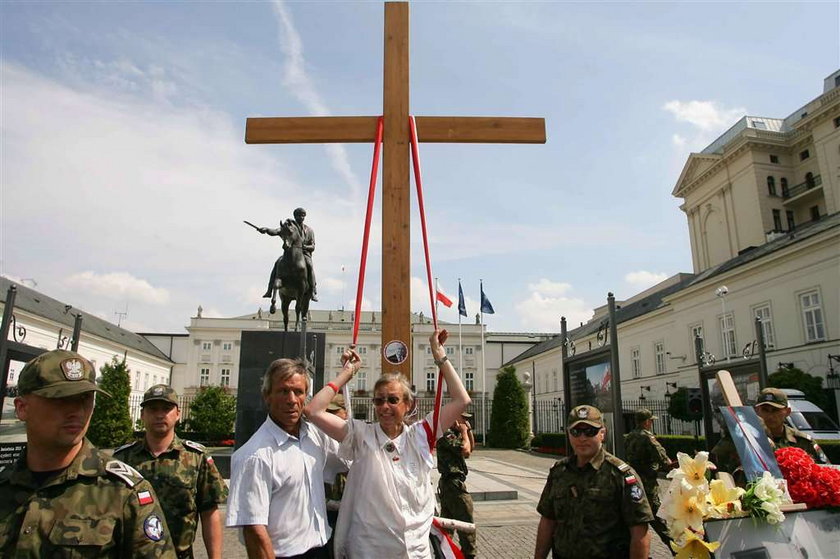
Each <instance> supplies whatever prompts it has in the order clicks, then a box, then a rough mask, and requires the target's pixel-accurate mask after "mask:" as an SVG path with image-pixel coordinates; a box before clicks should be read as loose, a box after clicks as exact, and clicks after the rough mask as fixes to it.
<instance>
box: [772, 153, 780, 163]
mask: <svg viewBox="0 0 840 559" xmlns="http://www.w3.org/2000/svg"><path fill="white" fill-rule="evenodd" d="M778 162H779V156H778V155H772V154H771V155H770V163H778Z"/></svg>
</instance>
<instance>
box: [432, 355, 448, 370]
mask: <svg viewBox="0 0 840 559" xmlns="http://www.w3.org/2000/svg"><path fill="white" fill-rule="evenodd" d="M447 361H449V356H447V355H444V356H443V357H441V358H440V359H435V365H437V366H438V369H440V368H441V367H443V364H444V363H446V362H447Z"/></svg>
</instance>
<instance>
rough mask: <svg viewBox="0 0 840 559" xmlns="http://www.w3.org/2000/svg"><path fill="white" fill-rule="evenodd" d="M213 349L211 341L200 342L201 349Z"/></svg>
mask: <svg viewBox="0 0 840 559" xmlns="http://www.w3.org/2000/svg"><path fill="white" fill-rule="evenodd" d="M211 349H213V342H201V350H202V351H210V350H211Z"/></svg>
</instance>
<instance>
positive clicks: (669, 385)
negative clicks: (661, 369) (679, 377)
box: [665, 381, 677, 400]
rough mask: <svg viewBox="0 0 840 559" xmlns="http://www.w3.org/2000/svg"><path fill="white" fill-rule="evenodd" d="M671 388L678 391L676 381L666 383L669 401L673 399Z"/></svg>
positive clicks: (666, 395)
mask: <svg viewBox="0 0 840 559" xmlns="http://www.w3.org/2000/svg"><path fill="white" fill-rule="evenodd" d="M669 388H673V389H674V390H676V389H677V383H676V381H674V382H667V381H666V382H665V398H666V399H668V400H670V399H671V391H670V390H669Z"/></svg>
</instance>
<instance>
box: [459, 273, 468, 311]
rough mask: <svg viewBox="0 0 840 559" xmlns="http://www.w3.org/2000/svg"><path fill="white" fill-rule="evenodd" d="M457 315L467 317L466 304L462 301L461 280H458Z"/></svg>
mask: <svg viewBox="0 0 840 559" xmlns="http://www.w3.org/2000/svg"><path fill="white" fill-rule="evenodd" d="M458 314H460V315H461V316H467V303H466V302H465V301H464V290H463V289H461V280H458Z"/></svg>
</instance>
